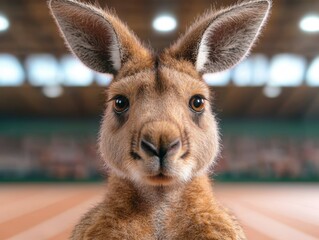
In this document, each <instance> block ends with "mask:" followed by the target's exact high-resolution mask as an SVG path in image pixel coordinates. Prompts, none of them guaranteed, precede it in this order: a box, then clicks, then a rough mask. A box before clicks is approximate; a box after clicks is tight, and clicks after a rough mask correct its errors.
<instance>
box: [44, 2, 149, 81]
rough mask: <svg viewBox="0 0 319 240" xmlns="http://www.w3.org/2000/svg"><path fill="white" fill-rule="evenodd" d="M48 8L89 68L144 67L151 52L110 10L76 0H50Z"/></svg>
mask: <svg viewBox="0 0 319 240" xmlns="http://www.w3.org/2000/svg"><path fill="white" fill-rule="evenodd" d="M49 7H50V9H51V12H52V15H53V17H54V19H55V20H56V23H57V25H58V26H59V28H60V31H61V33H62V36H63V38H64V39H65V42H66V43H67V45H68V46H69V48H70V50H71V51H72V52H73V53H74V54H75V55H76V56H77V57H78V58H79V59H80V60H81V61H82V62H83V63H84V64H85V65H87V66H88V67H89V68H91V69H93V70H95V71H97V72H101V73H112V74H114V75H116V74H118V72H119V71H120V70H121V69H123V68H125V66H126V63H128V62H131V63H132V64H131V65H130V66H128V68H129V69H131V70H132V69H133V68H134V67H135V68H138V67H139V66H141V67H143V65H146V63H147V62H148V61H149V59H150V54H149V51H148V50H147V49H146V48H144V47H143V46H142V44H141V43H140V41H139V40H138V39H137V38H136V37H135V35H134V34H133V33H132V32H131V31H130V30H129V29H128V27H127V26H126V25H125V24H124V23H122V22H121V20H120V19H118V18H117V17H116V16H115V15H114V14H112V13H111V12H110V11H104V10H102V9H99V8H97V7H95V6H93V5H90V4H84V3H82V2H79V1H77V0H50V1H49Z"/></svg>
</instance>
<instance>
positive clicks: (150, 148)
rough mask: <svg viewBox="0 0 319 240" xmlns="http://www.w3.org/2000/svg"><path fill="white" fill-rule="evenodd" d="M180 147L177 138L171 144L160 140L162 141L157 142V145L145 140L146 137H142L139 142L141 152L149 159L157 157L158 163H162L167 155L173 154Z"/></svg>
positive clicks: (179, 141)
mask: <svg viewBox="0 0 319 240" xmlns="http://www.w3.org/2000/svg"><path fill="white" fill-rule="evenodd" d="M180 147H181V140H180V139H179V138H178V139H175V140H174V141H171V142H166V141H163V140H162V141H159V143H158V144H154V143H152V142H150V141H148V140H146V137H143V138H142V140H141V148H142V150H143V151H144V152H145V153H146V154H147V155H149V156H150V157H152V156H157V157H158V158H159V160H160V161H163V159H164V158H165V157H166V156H167V155H172V154H174V153H175V152H177V151H178V150H179V148H180Z"/></svg>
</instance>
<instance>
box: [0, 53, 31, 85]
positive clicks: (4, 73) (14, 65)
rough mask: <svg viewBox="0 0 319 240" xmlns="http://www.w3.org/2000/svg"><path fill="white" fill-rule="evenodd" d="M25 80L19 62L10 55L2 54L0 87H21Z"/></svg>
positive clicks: (0, 60) (0, 57)
mask: <svg viewBox="0 0 319 240" xmlns="http://www.w3.org/2000/svg"><path fill="white" fill-rule="evenodd" d="M24 79H25V74H24V70H23V68H22V66H21V64H20V62H19V60H18V59H17V58H16V57H14V56H12V55H10V54H0V86H20V85H22V84H23V82H24Z"/></svg>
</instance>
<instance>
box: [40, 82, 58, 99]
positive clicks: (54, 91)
mask: <svg viewBox="0 0 319 240" xmlns="http://www.w3.org/2000/svg"><path fill="white" fill-rule="evenodd" d="M42 92H43V94H44V95H45V96H46V97H48V98H57V97H60V96H61V95H62V93H63V88H62V87H61V86H60V85H51V86H44V87H43V88H42Z"/></svg>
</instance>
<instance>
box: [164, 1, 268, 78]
mask: <svg viewBox="0 0 319 240" xmlns="http://www.w3.org/2000/svg"><path fill="white" fill-rule="evenodd" d="M270 7H271V0H253V1H248V2H247V1H246V2H243V3H241V4H239V5H236V6H233V7H231V8H229V9H225V10H222V11H219V12H217V13H216V12H213V11H211V12H209V13H207V14H205V15H204V16H203V17H201V18H200V19H199V20H198V21H196V22H195V23H194V24H193V25H192V26H191V27H190V28H189V29H188V31H187V32H186V33H185V34H184V35H183V36H182V37H181V38H180V39H179V40H178V41H177V42H176V43H175V44H174V45H173V46H172V47H171V48H170V49H169V50H168V53H169V54H170V55H171V56H172V57H174V58H176V59H182V60H187V61H191V62H192V63H193V64H194V66H195V67H196V70H197V71H198V72H200V73H202V74H204V73H213V72H219V71H223V70H226V69H228V68H231V67H233V66H234V65H235V64H237V63H238V62H240V61H241V60H242V59H243V58H244V57H245V56H247V54H248V53H249V51H250V49H251V47H252V45H253V43H254V42H255V40H256V38H257V36H258V35H259V32H260V30H261V28H262V26H263V25H264V23H265V21H266V19H267V16H268V13H269V10H270Z"/></svg>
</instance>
